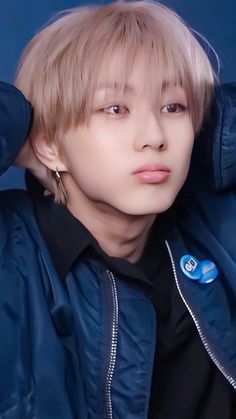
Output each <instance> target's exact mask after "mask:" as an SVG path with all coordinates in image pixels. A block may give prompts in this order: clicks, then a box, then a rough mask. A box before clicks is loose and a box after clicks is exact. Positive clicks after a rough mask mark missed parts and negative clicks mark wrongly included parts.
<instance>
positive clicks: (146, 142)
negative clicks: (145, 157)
mask: <svg viewBox="0 0 236 419" xmlns="http://www.w3.org/2000/svg"><path fill="white" fill-rule="evenodd" d="M166 140H167V139H166V137H165V134H164V131H163V128H162V127H161V124H160V121H159V119H158V117H157V116H156V115H155V114H154V113H151V112H150V113H149V114H148V115H147V116H145V118H144V119H143V120H142V121H139V123H138V129H137V132H136V137H135V141H134V148H135V150H136V151H142V150H143V149H144V148H148V147H149V148H154V149H156V150H159V151H162V150H165V149H166V147H167V141H166Z"/></svg>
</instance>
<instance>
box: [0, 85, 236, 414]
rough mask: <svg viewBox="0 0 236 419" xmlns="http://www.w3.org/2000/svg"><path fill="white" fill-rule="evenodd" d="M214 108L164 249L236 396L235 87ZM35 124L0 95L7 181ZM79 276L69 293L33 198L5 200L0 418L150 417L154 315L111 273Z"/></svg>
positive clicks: (0, 91) (89, 267)
mask: <svg viewBox="0 0 236 419" xmlns="http://www.w3.org/2000/svg"><path fill="white" fill-rule="evenodd" d="M216 97H217V100H216V103H215V108H214V111H213V118H212V122H211V123H210V124H209V126H208V127H207V128H206V129H205V134H204V133H203V134H202V135H201V137H200V138H199V139H198V140H197V141H196V147H195V151H194V155H193V162H192V169H191V172H190V175H189V180H188V182H187V183H186V185H185V187H184V189H183V192H182V193H181V194H180V197H179V198H178V199H177V201H176V203H175V205H174V212H175V215H176V216H175V217H174V218H175V222H173V224H171V225H170V229H169V233H168V236H167V237H166V246H167V249H168V252H169V256H170V261H171V264H172V269H173V274H174V277H175V281H176V286H177V288H178V290H179V293H180V295H181V298H182V299H183V301H184V303H185V304H186V306H187V308H188V310H189V312H190V314H191V316H192V318H193V321H194V322H195V324H196V327H197V329H198V332H199V334H200V336H201V339H202V341H203V344H204V346H205V348H206V350H207V352H208V353H209V355H210V356H211V358H212V360H213V361H214V362H215V364H216V365H217V367H218V368H219V369H220V371H221V372H222V374H224V376H225V377H226V378H227V379H228V380H229V382H230V383H231V384H232V386H233V387H234V388H235V389H236V313H235V301H236V295H235V294H236V245H235V231H236V216H235V214H236V194H235V187H234V185H235V181H236V142H235V135H236V129H235V127H234V120H235V117H236V86H235V85H228V86H224V87H223V88H220V89H218V92H217V95H216ZM30 119H31V116H30V105H29V104H28V103H27V102H26V101H25V100H24V98H23V97H22V95H21V94H20V93H19V92H17V91H16V90H15V89H13V88H12V87H10V86H8V85H5V84H0V171H1V172H3V171H4V170H5V169H6V168H7V167H8V166H9V165H10V164H11V163H12V162H13V161H14V158H15V156H16V155H17V152H18V150H19V149H20V147H21V146H22V144H23V142H24V139H25V136H26V133H27V131H28V129H29V125H30ZM208 180H209V182H208ZM188 255H190V256H188ZM183 257H184V258H183ZM202 261H206V262H205V263H203V264H201V262H202ZM207 261H210V262H207ZM212 262H213V263H212ZM214 264H215V265H216V267H217V269H216V268H215V266H214ZM75 270H76V272H77V273H78V275H76V277H75V275H74V272H70V273H69V274H68V275H67V278H66V286H65V287H63V285H62V283H61V281H60V280H59V278H58V276H57V273H56V271H55V268H54V266H53V263H52V261H51V258H50V256H49V253H48V250H47V248H46V245H45V243H44V240H43V238H42V236H41V233H40V231H39V227H38V225H37V222H36V218H35V215H34V210H33V205H32V202H31V199H30V198H29V196H28V194H27V192H26V191H5V192H1V194H0V342H1V346H0V371H1V374H0V418H1V419H89V418H92V419H100V418H108V419H110V418H113V419H118V418H126V419H146V418H147V415H148V406H149V396H150V387H151V376H152V368H153V358H154V352H155V343H156V315H155V310H154V308H153V306H152V304H151V302H150V301H149V299H148V297H147V296H146V295H145V294H144V293H143V292H142V290H140V289H139V288H137V287H135V286H134V285H131V284H129V283H126V282H124V281H123V280H122V279H121V278H117V276H116V275H115V274H114V273H113V272H111V271H109V270H108V269H107V267H106V266H104V265H103V263H102V262H96V263H95V262H94V261H92V260H89V259H86V260H81V261H77V263H76V265H75ZM76 278H77V279H76ZM78 278H79V279H78Z"/></svg>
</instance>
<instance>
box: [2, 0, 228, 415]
mask: <svg viewBox="0 0 236 419" xmlns="http://www.w3.org/2000/svg"><path fill="white" fill-rule="evenodd" d="M17 86H18V87H19V89H20V90H22V92H23V93H24V94H25V96H26V97H27V99H28V100H29V101H30V102H31V103H32V105H33V108H34V116H33V121H32V126H31V130H30V133H29V135H28V140H27V142H26V144H25V146H24V147H23V149H22V150H21V152H20V154H18V157H17V164H20V165H23V166H25V167H27V168H29V169H30V170H33V171H34V173H35V174H36V175H37V177H38V178H40V180H41V181H42V183H43V184H44V185H46V187H47V189H51V190H52V191H53V194H48V193H46V194H45V189H44V188H43V187H41V186H40V184H38V183H37V181H36V180H35V178H32V176H28V193H26V192H22V191H14V192H4V193H2V195H1V202H0V204H1V231H2V233H1V253H0V254H1V265H0V269H1V272H0V281H1V290H2V291H1V306H0V316H1V324H3V325H4V327H3V328H2V330H1V334H2V335H1V342H4V345H3V347H2V349H1V350H0V362H1V371H3V374H2V379H0V398H1V400H0V408H1V410H0V411H1V415H2V417H3V418H4V419H6V418H7V419H13V418H14V419H15V418H37V419H52V418H57V419H65V418H66V419H72V418H76V419H86V418H93V419H95V418H135V419H141V418H142V419H146V418H158V419H162V418H163V419H173V418H174V419H185V418H186V419H191V418H192V419H197V418H201V419H207V418H212V417H214V419H218V418H219V419H222V417H224V419H232V418H233V417H234V416H233V415H234V414H235V411H234V388H236V373H235V362H234V358H235V355H234V348H235V344H234V343H235V340H236V337H235V332H234V329H235V328H234V327H233V326H234V315H233V311H232V310H233V307H234V294H233V293H234V292H235V289H236V287H233V280H234V279H233V278H234V277H235V270H236V268H235V259H236V255H235V250H234V246H233V245H230V246H229V245H228V233H229V230H228V232H227V237H224V234H225V231H226V227H227V221H226V220H225V218H223V217H222V213H223V211H222V208H223V209H225V208H226V209H227V211H228V214H229V215H231V218H232V219H231V225H230V228H232V229H233V223H235V220H234V218H235V217H233V212H234V208H235V199H234V198H235V197H234V193H233V192H227V194H226V193H225V194H224V195H223V194H222V196H220V197H219V196H218V195H217V194H216V193H213V192H210V191H209V190H208V188H207V187H206V185H205V184H204V183H205V179H204V183H203V182H202V180H201V176H202V175H203V176H204V173H206V172H204V171H203V172H202V173H199V169H200V166H199V160H197V159H196V161H197V164H198V166H197V168H198V172H197V175H198V176H197V179H195V177H196V176H195V174H196V171H194V165H193V173H192V176H191V178H190V180H189V182H190V181H191V182H190V183H189V185H188V184H187V185H186V190H185V191H184V193H183V196H181V197H180V198H179V200H177V201H176V202H174V201H175V199H176V196H177V194H178V193H179V191H180V189H181V187H182V186H183V184H184V182H185V180H186V177H187V174H188V170H189V165H190V158H191V153H192V148H193V143H194V136H195V135H196V133H198V132H199V130H200V129H201V126H202V122H203V118H204V115H205V113H206V112H207V109H208V108H209V106H210V103H211V99H212V95H213V72H212V69H211V66H210V63H209V61H208V59H207V57H206V55H205V53H204V51H203V49H202V48H201V46H200V45H199V44H198V42H197V41H196V39H195V38H194V37H193V35H192V34H191V32H190V31H189V29H188V28H187V27H186V26H185V25H184V24H183V22H182V21H181V20H180V18H179V17H178V16H176V15H175V14H174V13H173V12H172V11H170V10H169V9H167V8H165V7H163V6H161V5H160V4H158V3H151V2H132V3H126V2H118V3H113V4H110V5H107V6H89V7H84V8H78V9H74V10H72V11H71V12H68V13H66V14H65V15H63V16H61V17H59V19H58V20H57V21H55V22H54V23H52V24H50V25H49V26H48V27H46V28H45V29H43V30H42V31H41V32H40V33H39V34H38V35H36V37H35V38H34V39H33V40H32V41H31V43H30V44H29V45H28V47H27V48H26V50H25V53H24V54H23V57H22V60H21V65H20V68H19V72H18V76H17ZM3 88H4V89H8V88H7V87H4V86H3ZM7 92H8V90H7ZM226 93H227V92H226ZM11 94H13V95H17V97H18V98H19V93H18V94H17V93H14V92H13V93H11V92H8V95H9V96H7V97H11ZM226 96H227V95H226ZM14 97H15V96H14ZM20 98H21V97H20ZM8 100H10V99H8ZM18 100H21V101H23V98H21V99H18ZM3 103H4V106H6V105H7V102H6V99H5V96H4V97H3ZM22 103H23V104H22V105H17V106H15V105H14V104H13V103H12V102H11V103H10V109H12V110H11V111H10V113H11V114H14V113H15V112H16V109H18V108H20V106H23V107H24V109H23V115H25V116H24V118H26V123H24V121H22V124H21V123H20V124H19V125H20V127H21V132H19V136H18V137H17V136H16V138H14V139H12V137H13V135H12V130H13V128H14V125H13V126H12V124H10V126H8V128H7V129H6V128H5V127H6V125H7V123H6V114H4V115H3V116H4V119H3V121H2V124H1V126H2V127H3V128H1V129H2V130H3V131H2V132H3V133H4V132H5V134H4V135H3V136H2V141H1V142H2V144H3V145H2V147H3V149H4V147H5V149H6V152H5V154H3V158H2V157H1V160H2V162H1V166H2V167H3V168H5V167H6V166H7V164H10V163H11V162H12V161H13V160H14V159H15V157H16V154H17V149H18V150H19V149H20V146H21V144H22V142H23V139H24V137H25V135H26V130H27V129H28V128H29V124H28V123H27V121H28V120H29V114H30V112H29V108H28V107H27V106H29V105H27V104H26V103H25V102H24V101H23V102H22ZM8 113H9V112H8ZM15 126H17V121H15ZM22 127H23V128H24V129H23V128H22ZM15 130H16V128H15ZM14 134H15V133H14ZM14 137H15V135H14ZM223 138H224V137H223ZM6 139H7V141H6ZM209 140H210V139H209ZM31 147H32V149H31ZM32 150H33V151H32ZM198 155H199V152H198V154H197V156H198ZM199 178H200V179H199ZM193 188H194V189H193ZM55 200H56V201H57V203H55ZM58 203H60V204H59V205H58ZM229 203H231V207H230V208H228V207H229ZM211 205H213V209H211V208H210V206H211ZM196 208H197V210H196ZM207 217H209V218H210V220H208V219H207ZM221 218H222V223H223V229H224V231H223V234H222V232H221V231H220V229H219V221H220V220H221ZM206 220H207V222H206ZM232 243H233V241H232ZM216 265H217V266H216Z"/></svg>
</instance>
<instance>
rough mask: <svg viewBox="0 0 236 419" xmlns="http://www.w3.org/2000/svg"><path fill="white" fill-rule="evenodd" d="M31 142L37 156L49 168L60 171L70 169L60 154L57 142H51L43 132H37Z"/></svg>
mask: <svg viewBox="0 0 236 419" xmlns="http://www.w3.org/2000/svg"><path fill="white" fill-rule="evenodd" d="M31 143H32V147H33V150H34V152H35V154H36V156H37V158H38V159H39V160H40V161H41V163H43V164H44V165H45V166H46V167H48V169H50V170H52V171H55V170H58V171H59V172H67V171H68V170H67V168H66V166H65V164H64V162H63V161H62V158H61V156H60V155H59V152H58V147H57V146H56V144H53V143H49V142H48V141H47V139H46V137H45V136H44V135H43V134H37V135H36V136H35V137H34V139H33V140H32V139H31Z"/></svg>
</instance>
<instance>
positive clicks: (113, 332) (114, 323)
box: [105, 271, 119, 419]
mask: <svg viewBox="0 0 236 419" xmlns="http://www.w3.org/2000/svg"><path fill="white" fill-rule="evenodd" d="M107 275H108V278H109V280H110V284H111V291H112V328H111V347H110V355H109V363H108V370H107V374H106V380H105V401H106V413H107V415H106V417H107V418H108V419H112V417H113V413H112V399H111V384H112V378H113V374H114V370H115V364H116V355H117V342H118V311H119V310H118V309H119V306H118V296H117V288H116V280H115V277H114V275H113V273H112V272H110V271H107Z"/></svg>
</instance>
